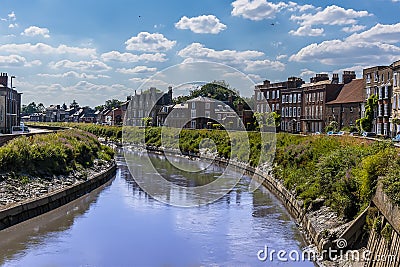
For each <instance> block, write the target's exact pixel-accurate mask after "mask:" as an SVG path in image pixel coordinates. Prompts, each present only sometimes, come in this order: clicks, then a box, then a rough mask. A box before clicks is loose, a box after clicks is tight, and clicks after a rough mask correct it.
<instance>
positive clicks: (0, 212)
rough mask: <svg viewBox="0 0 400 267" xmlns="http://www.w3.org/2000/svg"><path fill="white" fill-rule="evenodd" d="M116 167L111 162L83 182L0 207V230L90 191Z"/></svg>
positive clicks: (101, 183)
mask: <svg viewBox="0 0 400 267" xmlns="http://www.w3.org/2000/svg"><path fill="white" fill-rule="evenodd" d="M116 169H117V165H116V163H115V162H113V164H112V165H111V166H110V167H109V168H108V169H107V170H104V171H102V172H100V173H98V174H96V175H95V176H93V177H91V178H89V179H88V180H86V181H84V182H81V183H78V184H74V185H71V186H68V187H66V188H63V189H59V190H56V191H53V192H51V193H49V194H46V195H44V196H42V197H39V198H36V199H30V200H26V201H23V202H19V203H15V204H12V205H11V206H6V207H5V208H2V209H0V230H2V229H5V228H7V227H10V226H12V225H15V224H18V223H20V222H23V221H25V220H28V219H31V218H33V217H36V216H39V215H41V214H43V213H46V212H48V211H50V210H53V209H56V208H58V207H60V206H62V205H64V204H66V203H68V202H71V201H73V200H75V199H77V198H79V197H81V196H83V195H85V194H87V193H89V192H91V191H92V190H94V189H96V188H98V187H99V186H101V185H103V184H104V183H106V182H107V181H109V180H110V179H111V178H112V177H114V174H115V172H116Z"/></svg>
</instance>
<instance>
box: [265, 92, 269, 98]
mask: <svg viewBox="0 0 400 267" xmlns="http://www.w3.org/2000/svg"><path fill="white" fill-rule="evenodd" d="M265 94H266V95H267V99H269V91H266V92H265Z"/></svg>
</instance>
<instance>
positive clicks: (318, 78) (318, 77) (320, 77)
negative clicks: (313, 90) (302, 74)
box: [310, 73, 329, 83]
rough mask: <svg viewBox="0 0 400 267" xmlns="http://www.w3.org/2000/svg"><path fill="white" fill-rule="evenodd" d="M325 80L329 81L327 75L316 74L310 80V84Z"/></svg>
mask: <svg viewBox="0 0 400 267" xmlns="http://www.w3.org/2000/svg"><path fill="white" fill-rule="evenodd" d="M326 80H329V76H328V74H327V73H317V74H316V75H315V77H312V78H311V79H310V83H317V82H320V81H326Z"/></svg>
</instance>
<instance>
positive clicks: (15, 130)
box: [11, 123, 29, 134]
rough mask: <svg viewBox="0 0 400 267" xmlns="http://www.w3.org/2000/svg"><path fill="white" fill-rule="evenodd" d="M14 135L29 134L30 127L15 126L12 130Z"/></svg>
mask: <svg viewBox="0 0 400 267" xmlns="http://www.w3.org/2000/svg"><path fill="white" fill-rule="evenodd" d="M11 133H12V134H22V133H29V129H28V126H25V125H24V124H23V123H21V125H19V126H13V127H12V128H11Z"/></svg>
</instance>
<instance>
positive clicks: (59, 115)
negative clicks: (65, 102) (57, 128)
mask: <svg viewBox="0 0 400 267" xmlns="http://www.w3.org/2000/svg"><path fill="white" fill-rule="evenodd" d="M65 114H66V113H65V109H64V108H62V107H61V106H60V105H51V106H50V107H48V108H46V111H45V121H46V122H64V121H65Z"/></svg>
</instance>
